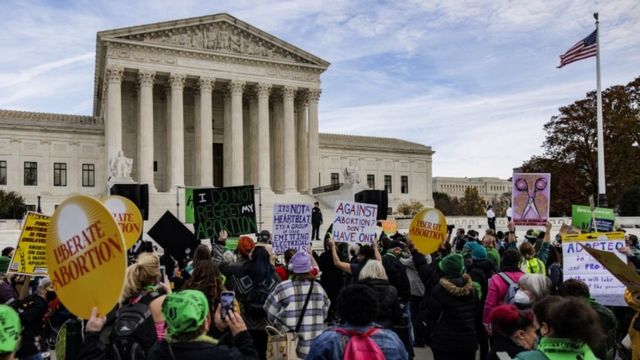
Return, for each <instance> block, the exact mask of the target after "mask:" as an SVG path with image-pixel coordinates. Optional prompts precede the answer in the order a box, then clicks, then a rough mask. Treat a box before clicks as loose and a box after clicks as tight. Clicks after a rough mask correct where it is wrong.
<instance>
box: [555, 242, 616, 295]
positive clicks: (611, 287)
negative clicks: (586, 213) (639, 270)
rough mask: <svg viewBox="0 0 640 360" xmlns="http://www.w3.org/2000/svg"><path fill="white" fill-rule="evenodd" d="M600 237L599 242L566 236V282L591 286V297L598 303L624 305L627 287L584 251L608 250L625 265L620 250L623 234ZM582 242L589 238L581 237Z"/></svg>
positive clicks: (564, 261)
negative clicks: (576, 281) (579, 282)
mask: <svg viewBox="0 0 640 360" xmlns="http://www.w3.org/2000/svg"><path fill="white" fill-rule="evenodd" d="M612 234H621V233H609V235H608V236H607V235H604V234H599V236H598V238H596V239H589V240H580V237H577V236H566V237H564V238H563V240H562V255H563V256H562V259H563V276H564V279H565V280H566V279H577V280H581V281H583V282H584V283H585V284H587V285H588V286H589V291H590V292H591V296H593V297H594V298H595V299H596V300H597V301H598V303H600V304H602V305H609V306H625V304H626V303H625V301H624V290H625V285H624V284H623V283H621V282H620V280H618V279H617V278H616V277H615V276H614V275H613V274H612V273H611V272H610V271H609V270H607V268H606V267H604V266H603V265H602V264H600V262H598V260H596V259H595V258H594V257H593V256H592V255H591V254H590V253H589V252H588V251H586V250H585V248H591V249H596V250H601V251H606V252H608V253H610V254H612V255H613V256H616V257H617V258H619V259H620V260H621V261H624V262H625V263H626V260H627V259H626V255H624V254H622V253H620V252H619V251H618V249H620V248H621V247H623V246H625V243H624V235H622V236H617V235H612ZM582 235H583V236H582V239H584V238H586V237H585V236H584V235H588V234H582Z"/></svg>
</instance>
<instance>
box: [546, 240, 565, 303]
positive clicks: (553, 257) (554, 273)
mask: <svg viewBox="0 0 640 360" xmlns="http://www.w3.org/2000/svg"><path fill="white" fill-rule="evenodd" d="M546 265H547V276H549V279H550V280H551V293H553V294H555V293H556V292H557V291H558V287H559V286H560V284H561V283H562V248H559V249H558V248H556V247H555V246H550V247H549V258H548V259H547V264H546Z"/></svg>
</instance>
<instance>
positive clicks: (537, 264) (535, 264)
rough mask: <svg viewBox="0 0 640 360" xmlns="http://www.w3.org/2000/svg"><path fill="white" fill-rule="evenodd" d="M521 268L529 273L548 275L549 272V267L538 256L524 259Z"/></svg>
mask: <svg viewBox="0 0 640 360" xmlns="http://www.w3.org/2000/svg"><path fill="white" fill-rule="evenodd" d="M521 269H522V271H524V272H525V273H527V274H542V275H546V273H547V269H546V267H545V266H544V263H543V262H542V260H540V259H538V258H532V259H522V266H521Z"/></svg>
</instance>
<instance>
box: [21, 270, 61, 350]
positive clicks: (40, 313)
mask: <svg viewBox="0 0 640 360" xmlns="http://www.w3.org/2000/svg"><path fill="white" fill-rule="evenodd" d="M51 293H53V284H52V283H51V280H50V279H49V278H42V279H40V282H39V284H38V290H37V293H35V294H31V295H29V296H28V297H27V298H25V299H24V300H23V301H22V307H21V309H22V311H20V323H22V324H23V326H24V327H23V330H22V338H21V346H20V349H18V351H17V352H16V357H17V358H19V359H21V360H23V359H24V360H41V359H42V355H41V354H40V352H41V346H42V345H43V344H41V343H40V335H41V332H42V318H43V317H44V314H45V313H46V312H47V298H50V297H51V296H50V295H49V294H51ZM53 297H55V295H54V296H53Z"/></svg>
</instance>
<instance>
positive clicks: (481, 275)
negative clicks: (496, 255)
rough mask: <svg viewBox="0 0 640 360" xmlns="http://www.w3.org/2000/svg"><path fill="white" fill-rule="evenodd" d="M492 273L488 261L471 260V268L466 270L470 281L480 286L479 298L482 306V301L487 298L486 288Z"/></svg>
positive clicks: (492, 270) (492, 267)
mask: <svg viewBox="0 0 640 360" xmlns="http://www.w3.org/2000/svg"><path fill="white" fill-rule="evenodd" d="M493 273H494V266H493V263H492V262H491V261H489V260H473V263H472V264H471V266H469V267H468V268H467V274H469V276H471V280H473V281H474V282H476V283H478V284H479V285H480V298H481V300H482V301H481V302H482V303H483V304H484V299H486V298H487V286H488V284H489V279H490V278H491V276H492V275H493Z"/></svg>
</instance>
